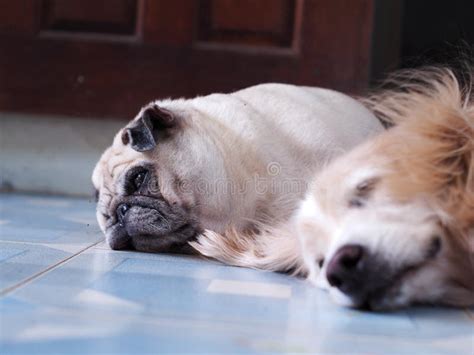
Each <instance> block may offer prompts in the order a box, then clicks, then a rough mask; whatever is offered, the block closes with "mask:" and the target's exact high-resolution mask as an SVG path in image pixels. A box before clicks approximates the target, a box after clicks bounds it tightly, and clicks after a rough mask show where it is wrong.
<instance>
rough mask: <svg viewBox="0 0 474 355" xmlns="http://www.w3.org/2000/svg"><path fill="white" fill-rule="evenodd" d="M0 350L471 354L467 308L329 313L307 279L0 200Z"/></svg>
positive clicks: (15, 198) (39, 205)
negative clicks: (120, 238) (125, 242)
mask: <svg viewBox="0 0 474 355" xmlns="http://www.w3.org/2000/svg"><path fill="white" fill-rule="evenodd" d="M0 245H1V248H0V292H1V298H0V353H1V354H9V353H48V354H51V353H60V354H67V353H81V354H84V353H94V354H96V353H140V352H142V353H163V352H164V353H170V352H185V353H198V352H201V353H210V352H216V353H223V352H232V353H258V352H261V353H263V352H266V353H278V352H291V353H294V352H309V353H325V354H327V353H363V354H366V353H373V354H386V353H387V354H392V353H393V354H473V353H474V314H473V312H472V310H454V309H441V308H439V309H438V308H412V309H409V310H404V311H400V312H395V313H389V314H376V313H364V312H359V311H355V310H351V309H344V308H341V307H338V306H336V305H334V304H333V303H332V302H331V301H330V300H329V298H328V296H327V295H326V294H325V293H324V292H322V291H320V290H317V289H314V288H312V287H310V286H309V285H307V284H306V283H305V282H304V281H302V280H298V279H295V278H292V277H289V276H286V275H281V274H274V273H266V272H259V271H255V270H247V269H241V268H234V267H228V266H225V265H221V264H219V263H216V262H212V261H207V260H202V259H199V258H193V257H188V256H177V255H159V254H144V253H135V252H116V251H111V250H109V249H108V248H107V246H105V244H104V243H103V240H102V235H101V233H100V232H99V229H98V227H97V224H96V222H95V217H94V203H93V202H91V201H87V200H78V199H66V198H56V197H33V196H21V195H0Z"/></svg>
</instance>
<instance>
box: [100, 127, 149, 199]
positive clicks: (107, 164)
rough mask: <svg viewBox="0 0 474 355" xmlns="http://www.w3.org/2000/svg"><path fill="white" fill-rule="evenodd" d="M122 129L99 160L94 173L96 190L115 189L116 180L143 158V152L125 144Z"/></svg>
mask: <svg viewBox="0 0 474 355" xmlns="http://www.w3.org/2000/svg"><path fill="white" fill-rule="evenodd" d="M120 135H121V131H120V132H119V133H118V134H117V135H116V136H115V139H114V142H113V144H112V146H110V147H109V148H107V149H106V150H105V151H104V153H103V154H102V156H101V158H100V159H99V161H98V162H97V164H96V166H95V168H94V171H93V173H92V183H93V185H94V188H95V189H96V190H102V189H107V190H109V191H110V192H112V191H113V190H114V185H115V182H116V181H117V179H118V178H120V176H122V175H123V172H125V171H127V170H128V168H129V167H130V166H132V165H133V164H135V163H136V162H138V161H140V160H142V159H143V154H142V153H139V152H136V151H134V150H133V149H131V148H130V147H129V146H125V145H124V144H123V143H122V141H121V138H120Z"/></svg>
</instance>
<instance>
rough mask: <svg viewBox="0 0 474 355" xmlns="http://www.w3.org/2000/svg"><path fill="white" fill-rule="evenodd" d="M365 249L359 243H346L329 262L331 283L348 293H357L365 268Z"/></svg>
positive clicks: (328, 272)
mask: <svg viewBox="0 0 474 355" xmlns="http://www.w3.org/2000/svg"><path fill="white" fill-rule="evenodd" d="M366 254H367V253H366V251H365V249H364V248H363V247H362V246H360V245H357V244H349V245H344V246H343V247H341V248H339V250H337V251H336V253H335V254H334V256H333V257H332V258H331V260H330V261H329V263H328V266H327V269H326V278H327V280H328V282H329V284H330V285H331V286H333V287H337V288H338V289H339V290H341V291H342V292H344V293H346V294H349V295H351V294H353V293H356V292H357V290H358V288H360V287H361V284H360V280H361V277H363V275H362V274H363V273H364V270H365V267H364V263H365V259H366V256H367V255H366Z"/></svg>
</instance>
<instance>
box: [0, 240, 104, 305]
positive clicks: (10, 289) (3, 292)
mask: <svg viewBox="0 0 474 355" xmlns="http://www.w3.org/2000/svg"><path fill="white" fill-rule="evenodd" d="M101 242H102V240H100V241H98V242H96V243H94V244H91V245H89V246H87V247H86V248H84V249H81V250H79V251H78V252H77V253H74V254H73V255H71V256H69V257H67V258H65V259H62V260H60V261H58V262H57V263H55V264H53V265H50V266H48V267H47V268H46V269H44V270H42V271H40V272H37V273H36V274H34V275H32V276H30V277H27V278H26V279H24V280H22V281H20V282H17V283H16V284H14V285H12V286H10V287H7V288H5V289H3V290H1V291H0V297H3V296H6V295H7V294H9V293H11V292H13V291H14V290H16V289H18V288H20V287H22V286H25V285H26V284H29V283H30V282H32V281H34V280H36V279H38V278H40V277H41V276H43V275H45V274H47V273H48V272H50V271H52V270H54V269H56V268H58V267H59V266H61V265H64V264H66V263H67V262H69V261H70V260H72V259H74V258H75V257H76V256H79V255H80V254H82V253H83V252H85V251H86V250H89V249H91V248H93V247H95V246H96V245H97V244H99V243H101Z"/></svg>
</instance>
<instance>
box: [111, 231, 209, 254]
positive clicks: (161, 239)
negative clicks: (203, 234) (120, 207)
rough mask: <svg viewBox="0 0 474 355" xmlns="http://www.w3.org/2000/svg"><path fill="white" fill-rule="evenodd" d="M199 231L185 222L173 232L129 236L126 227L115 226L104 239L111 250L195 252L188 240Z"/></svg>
mask: <svg viewBox="0 0 474 355" xmlns="http://www.w3.org/2000/svg"><path fill="white" fill-rule="evenodd" d="M199 233H200V229H199V228H197V227H195V226H193V225H192V224H185V225H183V226H181V227H180V228H178V229H177V230H175V231H173V232H170V233H167V234H160V235H153V234H134V235H133V236H130V234H128V233H127V231H126V228H123V227H122V228H120V227H117V228H114V230H113V231H110V233H107V234H106V241H107V244H108V245H109V247H110V248H111V249H113V250H136V251H140V252H147V253H162V252H165V253H180V254H197V252H196V251H195V249H194V248H192V247H191V246H190V245H189V242H190V241H193V240H195V239H196V238H197V236H198V235H199Z"/></svg>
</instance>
